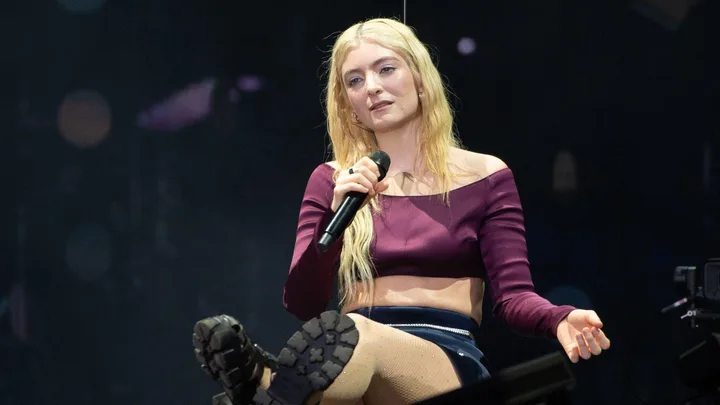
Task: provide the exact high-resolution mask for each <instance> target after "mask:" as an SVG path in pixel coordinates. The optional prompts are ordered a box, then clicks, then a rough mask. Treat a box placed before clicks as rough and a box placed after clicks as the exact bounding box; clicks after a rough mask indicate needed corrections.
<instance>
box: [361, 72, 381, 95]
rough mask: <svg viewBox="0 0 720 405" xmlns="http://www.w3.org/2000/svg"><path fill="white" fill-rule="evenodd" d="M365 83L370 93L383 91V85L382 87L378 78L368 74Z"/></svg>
mask: <svg viewBox="0 0 720 405" xmlns="http://www.w3.org/2000/svg"><path fill="white" fill-rule="evenodd" d="M365 83H366V86H365V87H366V89H367V93H368V94H369V95H375V94H380V92H382V87H380V83H379V81H378V80H377V79H375V78H374V77H372V76H368V77H367V78H366V79H365Z"/></svg>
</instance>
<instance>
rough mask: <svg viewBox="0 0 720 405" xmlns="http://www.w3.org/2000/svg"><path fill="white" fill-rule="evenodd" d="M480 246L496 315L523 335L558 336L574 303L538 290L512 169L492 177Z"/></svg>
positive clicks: (480, 235)
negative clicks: (564, 302)
mask: <svg viewBox="0 0 720 405" xmlns="http://www.w3.org/2000/svg"><path fill="white" fill-rule="evenodd" d="M488 180H489V181H488V182H487V187H488V188H489V190H487V191H488V193H487V201H486V206H485V210H486V211H485V215H484V220H483V223H482V225H481V228H480V232H479V237H480V248H481V251H482V256H483V261H484V262H485V269H486V273H487V279H488V283H489V285H490V290H491V297H492V300H493V315H494V316H496V317H498V318H500V319H501V320H503V321H504V322H505V323H506V324H507V325H508V327H509V328H510V329H511V330H513V331H515V332H516V333H520V334H523V335H530V336H538V337H547V338H555V337H556V331H557V325H558V323H560V321H562V320H563V319H564V318H565V317H566V316H567V315H568V314H569V313H570V312H571V311H572V310H574V309H575V308H574V307H571V306H567V305H563V306H556V305H553V304H551V303H550V302H549V301H548V300H546V299H545V298H542V297H540V296H539V295H538V294H536V293H535V286H534V285H533V282H532V278H531V275H530V265H529V261H528V254H527V243H526V240H525V224H524V222H525V221H524V217H523V210H522V205H521V203H520V196H519V194H518V190H517V186H516V184H515V180H514V178H513V174H512V171H510V169H503V170H501V171H499V172H497V173H495V174H493V175H492V176H490V177H489V178H488Z"/></svg>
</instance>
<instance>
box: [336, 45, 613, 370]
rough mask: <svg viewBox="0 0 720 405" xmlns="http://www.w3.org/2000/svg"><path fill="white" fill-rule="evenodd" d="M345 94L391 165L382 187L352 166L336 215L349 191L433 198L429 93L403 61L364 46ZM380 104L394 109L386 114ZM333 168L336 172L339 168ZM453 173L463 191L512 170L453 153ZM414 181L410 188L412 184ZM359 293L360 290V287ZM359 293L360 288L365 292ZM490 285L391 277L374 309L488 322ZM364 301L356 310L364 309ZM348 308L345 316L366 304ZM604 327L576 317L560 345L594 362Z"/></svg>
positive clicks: (355, 55)
mask: <svg viewBox="0 0 720 405" xmlns="http://www.w3.org/2000/svg"><path fill="white" fill-rule="evenodd" d="M341 72H342V77H343V80H344V83H345V90H346V95H347V98H348V100H349V101H350V104H351V105H352V108H353V111H354V112H355V114H357V117H358V119H359V121H360V123H361V124H362V125H364V126H366V127H367V128H369V129H370V130H372V131H373V132H374V133H375V136H376V138H377V141H378V145H379V147H380V149H382V150H383V151H385V152H386V153H388V155H389V156H390V158H391V160H392V162H393V164H392V166H391V168H390V171H389V172H388V174H387V176H386V178H385V179H384V180H383V181H382V182H378V181H377V179H378V176H379V171H378V168H377V166H376V165H375V163H373V162H372V161H371V160H370V159H369V158H367V157H364V158H362V159H360V160H359V161H358V162H356V163H355V164H354V165H353V172H354V173H352V174H350V173H349V172H348V171H347V170H345V171H343V172H341V173H340V174H339V176H338V178H337V181H336V186H335V189H334V194H333V201H332V205H331V209H332V210H333V211H336V210H337V208H338V206H339V205H340V203H341V202H342V201H343V199H344V197H345V194H347V193H348V192H349V191H359V192H362V193H368V200H369V199H370V198H372V197H374V196H375V195H376V194H378V193H381V194H387V195H427V194H432V193H435V192H434V191H433V189H432V183H433V182H432V179H431V178H425V177H423V176H422V175H417V176H416V173H414V168H415V167H417V165H416V163H417V162H416V161H415V156H416V153H415V152H416V150H417V147H418V146H417V136H418V133H419V126H420V111H421V110H420V109H421V108H422V99H423V96H424V94H423V93H424V89H423V88H422V85H421V84H417V83H415V80H414V79H413V75H412V73H411V70H410V67H409V66H408V65H407V63H406V62H405V61H404V59H403V58H402V57H401V56H400V55H398V54H397V53H395V52H393V51H392V50H390V49H387V48H384V47H382V46H380V45H379V44H376V43H373V42H367V41H361V42H360V43H359V44H358V45H357V46H356V47H355V48H354V49H353V50H352V51H351V52H350V53H349V54H348V56H347V58H346V60H345V61H344V63H343V64H342V67H341ZM379 102H390V103H391V104H389V105H386V106H385V107H383V108H380V109H373V108H372V107H373V106H374V105H376V104H377V103H379ZM328 164H329V165H331V166H333V167H335V168H337V163H336V162H330V163H328ZM450 164H451V167H453V168H457V170H458V171H459V172H464V173H466V174H467V173H470V174H471V175H470V176H467V175H465V176H461V177H458V178H459V179H461V180H462V182H463V183H458V184H456V185H455V187H460V186H463V185H466V184H468V183H471V182H475V181H478V180H481V179H483V178H484V177H487V176H489V175H490V174H492V173H494V172H496V171H498V170H501V169H503V168H505V167H507V166H506V165H505V164H504V163H503V162H502V161H501V160H500V159H498V158H496V157H494V156H490V155H484V154H479V153H473V152H469V151H465V150H460V149H453V150H451V153H450ZM408 180H410V181H408ZM455 187H454V188H455ZM359 287H360V286H359ZM360 288H361V287H360ZM484 290H485V284H484V281H483V280H482V279H480V278H460V279H456V278H426V277H415V276H389V277H381V278H378V279H376V280H375V294H374V302H375V305H377V306H386V305H387V306H393V305H403V306H429V307H435V308H442V309H448V310H452V311H456V312H459V313H463V314H466V315H468V316H471V317H473V318H474V319H476V320H477V321H478V322H479V321H480V320H481V318H482V300H483V296H484ZM364 301H365V300H364V299H363V297H362V295H361V298H360V299H359V300H358V302H364ZM358 302H355V303H353V302H350V303H348V304H347V305H346V306H345V308H343V310H344V311H346V312H347V311H351V310H354V309H356V308H358V307H362V306H363V305H362V304H359V303H358ZM602 327H603V324H602V321H601V320H600V318H599V317H598V315H597V314H596V313H595V312H594V311H588V310H581V309H578V310H575V311H573V312H571V313H570V314H569V315H568V316H567V317H566V318H565V319H564V320H563V321H561V322H560V324H559V325H558V327H557V338H558V340H559V341H560V343H561V344H562V346H563V348H564V349H565V351H566V353H567V355H568V357H569V359H570V360H571V361H572V362H578V361H579V359H580V358H582V359H589V358H590V357H591V356H593V355H599V354H600V353H601V352H602V351H603V350H607V349H609V348H610V340H609V339H608V338H607V336H606V335H605V334H604V332H603V331H602V329H601V328H602Z"/></svg>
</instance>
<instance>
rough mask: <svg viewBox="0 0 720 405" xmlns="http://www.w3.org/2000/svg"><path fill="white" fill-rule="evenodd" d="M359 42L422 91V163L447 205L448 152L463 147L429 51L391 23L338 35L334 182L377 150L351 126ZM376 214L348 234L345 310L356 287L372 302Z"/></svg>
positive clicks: (331, 98) (369, 210)
mask: <svg viewBox="0 0 720 405" xmlns="http://www.w3.org/2000/svg"><path fill="white" fill-rule="evenodd" d="M360 41H368V42H373V43H376V44H378V45H380V46H382V47H385V48H387V49H390V50H392V51H394V52H395V53H397V54H398V55H399V56H401V57H402V58H403V59H404V61H405V62H406V63H407V65H408V66H409V68H410V71H411V72H412V76H413V79H414V82H415V86H416V87H417V88H420V87H422V89H423V98H422V103H421V104H420V107H419V108H420V110H421V125H420V136H419V139H418V146H419V148H418V158H419V160H420V161H422V163H423V164H424V168H423V169H424V170H425V171H426V172H427V173H429V174H431V175H432V176H433V178H434V179H435V181H437V183H436V184H437V188H438V191H439V192H440V193H441V194H442V197H443V200H446V199H447V193H448V191H449V189H450V187H451V185H452V173H451V170H450V167H449V164H448V163H449V162H448V156H449V152H450V149H451V148H452V147H460V142H459V140H458V138H457V137H456V135H455V133H454V124H453V113H452V109H451V108H450V103H449V102H448V98H447V93H446V91H447V90H446V87H445V85H444V83H443V81H442V78H441V77H440V72H438V70H437V68H436V67H435V65H434V64H433V61H432V58H431V56H430V53H429V52H428V49H427V48H426V47H425V45H423V43H422V42H420V40H419V39H418V38H417V36H415V33H414V32H413V30H412V29H411V28H410V27H408V26H406V25H405V24H402V23H400V22H398V21H395V20H392V19H386V18H376V19H371V20H368V21H365V22H360V23H357V24H355V25H353V26H352V27H350V28H348V29H347V30H345V31H344V32H343V33H342V34H340V36H338V38H337V39H336V41H335V44H334V45H333V48H332V54H331V56H330V59H329V67H328V73H329V74H328V82H327V88H326V89H325V92H326V100H325V102H326V109H327V110H326V114H327V130H328V134H329V136H330V141H331V144H332V155H333V159H334V160H336V161H337V163H338V166H339V169H338V170H336V171H335V174H334V178H337V175H338V173H339V171H340V170H345V169H347V168H349V167H351V166H352V165H353V164H355V162H357V161H358V160H360V159H361V158H362V157H363V156H367V155H369V154H371V153H372V152H374V151H376V150H378V145H377V140H376V138H375V134H374V133H373V132H372V131H369V130H368V129H366V128H362V127H360V126H358V125H355V124H354V123H353V119H352V118H351V117H352V113H353V109H352V106H351V104H350V101H349V100H348V98H347V94H346V92H345V83H344V82H343V78H342V72H341V68H342V64H343V63H344V62H345V59H346V57H347V55H348V53H349V52H350V51H351V50H352V49H353V47H354V46H357V45H358V44H359V43H360ZM434 183H435V182H434ZM378 210H379V204H378V203H377V197H376V198H374V199H373V200H372V201H371V203H370V204H367V205H366V206H365V207H363V208H362V209H361V210H359V211H358V213H357V215H356V216H355V218H354V219H353V221H352V222H351V224H350V226H348V228H347V229H346V230H345V233H344V236H343V249H342V252H341V254H340V266H339V270H338V278H339V290H340V291H339V294H340V303H341V305H342V304H343V303H346V302H348V301H354V300H357V299H358V298H359V291H358V290H357V288H356V282H357V281H360V282H361V283H362V286H363V288H364V290H365V291H369V297H370V299H372V296H373V292H374V285H373V278H374V277H373V274H374V267H373V264H372V260H371V257H370V244H371V243H372V240H373V213H374V212H377V211H378Z"/></svg>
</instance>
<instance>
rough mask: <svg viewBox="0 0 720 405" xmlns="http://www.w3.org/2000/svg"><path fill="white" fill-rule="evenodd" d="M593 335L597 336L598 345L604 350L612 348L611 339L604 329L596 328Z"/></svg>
mask: <svg viewBox="0 0 720 405" xmlns="http://www.w3.org/2000/svg"><path fill="white" fill-rule="evenodd" d="M593 336H594V337H595V340H596V341H597V342H598V345H600V347H601V348H602V349H603V350H607V349H609V348H610V339H608V337H607V336H605V332H603V331H602V329H595V330H594V331H593Z"/></svg>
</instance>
